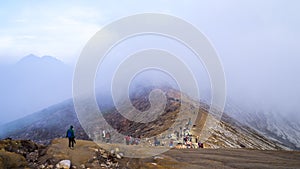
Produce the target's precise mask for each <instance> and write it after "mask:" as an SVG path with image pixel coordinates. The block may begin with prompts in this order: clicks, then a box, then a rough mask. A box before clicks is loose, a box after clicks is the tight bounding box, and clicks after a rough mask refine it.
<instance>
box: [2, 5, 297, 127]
mask: <svg viewBox="0 0 300 169" xmlns="http://www.w3.org/2000/svg"><path fill="white" fill-rule="evenodd" d="M60 3H61V5H60V6H61V7H60V8H56V7H57V6H58V5H57V4H56V3H47V4H41V3H40V2H34V3H33V2H31V4H30V5H28V4H27V5H25V4H23V6H22V5H17V6H15V5H14V4H13V3H10V2H7V3H5V4H3V5H2V7H0V10H1V11H2V13H0V18H1V20H3V21H2V23H1V24H0V63H1V64H0V79H1V86H0V87H1V89H0V91H1V95H0V113H1V120H0V121H1V122H0V123H5V122H8V121H12V120H15V119H17V118H20V117H23V116H25V115H27V114H30V113H32V112H35V111H38V110H40V109H42V108H45V107H47V106H50V105H52V104H55V103H58V102H60V101H62V100H64V99H67V98H70V97H72V93H71V91H72V75H73V70H74V67H75V64H76V61H77V59H78V57H79V55H80V51H81V50H82V48H83V47H84V44H85V43H86V42H87V41H88V39H89V38H91V36H92V35H93V34H94V33H95V32H96V31H98V30H99V29H101V27H103V26H104V25H106V24H108V23H110V22H112V21H115V20H117V19H119V18H121V17H124V16H128V15H132V14H136V13H143V12H160V13H165V14H170V15H174V16H177V17H180V18H182V19H184V20H186V21H188V22H190V23H191V24H193V25H194V26H195V27H197V28H198V29H199V30H200V31H201V32H203V33H204V34H205V35H206V36H207V37H208V39H209V40H210V42H211V43H212V44H213V45H214V47H215V49H216V51H217V53H218V55H219V57H220V60H221V62H222V65H223V68H224V73H225V76H226V84H227V101H228V102H231V103H233V104H236V105H239V107H242V108H243V109H245V110H246V111H249V112H252V111H267V112H271V113H274V114H281V115H284V116H285V117H288V118H291V119H300V114H299V113H300V111H299V110H300V104H299V100H300V85H299V84H300V78H299V75H298V74H299V73H300V66H299V64H300V48H299V44H300V31H299V30H300V13H299V6H300V2H299V1H283V0H279V1H271V0H270V1H258V0H255V1H250V0H249V1H234V0H229V1H221V0H220V1H214V0H213V1H187V2H184V3H183V2H181V1H168V0H164V1H154V2H152V3H150V2H140V1H131V2H130V3H125V2H118V3H113V2H103V1H102V2H101V1H99V2H93V3H95V4H93V3H91V2H85V3H83V2H76V3H74V4H69V3H67V2H60ZM70 6H72V7H71V8H69V7H70ZM35 9H37V10H35ZM43 9H49V10H43ZM12 13H13V14H12ZM183 31H184V30H183ZM83 32H84V33H83ZM29 35H30V36H29ZM149 48H156V49H164V50H167V51H169V52H170V53H172V54H175V55H176V56H177V57H178V58H180V59H182V60H183V61H184V62H185V63H186V64H187V65H188V66H189V67H190V69H191V70H192V71H193V73H194V75H195V77H197V82H198V84H199V88H200V95H202V96H203V97H204V98H205V99H207V100H209V99H210V94H211V91H210V83H209V75H208V74H207V71H206V70H205V68H204V66H203V63H201V61H199V60H196V59H195V56H194V55H193V54H192V52H191V51H189V50H188V49H187V48H185V47H184V46H182V45H181V44H179V43H178V42H176V41H174V40H171V39H167V38H166V37H157V36H143V37H135V38H130V39H128V41H126V42H124V43H121V44H120V45H118V46H116V47H115V48H114V50H112V51H111V52H110V53H109V54H108V56H107V58H106V60H104V63H103V64H102V65H99V70H98V71H99V73H98V74H97V77H96V81H95V84H96V88H97V90H103V91H105V92H107V91H109V89H110V84H109V82H110V80H111V78H112V76H113V73H114V70H115V68H117V66H118V65H119V64H120V62H121V61H122V59H124V58H125V57H127V56H129V55H131V54H132V53H134V52H136V51H139V50H142V49H149ZM29 53H34V54H36V55H39V56H43V55H52V56H54V57H57V58H58V59H59V60H61V61H63V62H65V64H64V66H63V67H64V68H63V69H61V68H60V67H59V66H57V65H52V66H49V67H47V68H46V66H45V64H43V65H42V66H36V65H35V66H34V65H29V66H27V67H26V68H23V69H21V68H19V67H18V64H17V62H18V60H20V59H21V58H23V57H24V56H26V55H28V54H29ZM137 64H138V63H137ZM46 65H48V64H46ZM44 68H45V69H47V72H43V71H40V70H42V69H44ZM65 68H66V69H65ZM24 69H25V70H24ZM32 69H34V70H32ZM59 70H60V71H59ZM15 71H17V72H18V73H15ZM49 71H50V73H49ZM36 74H38V75H36ZM48 74H51V76H50V75H48ZM147 76H148V77H150V79H151V78H152V79H155V78H153V77H156V80H154V82H153V81H152V82H153V83H155V84H157V83H160V82H161V80H159V79H161V78H160V77H159V76H160V75H157V72H156V73H154V72H152V73H149V72H148V74H147ZM161 76H162V77H163V78H162V79H166V78H164V77H165V76H166V75H161ZM140 81H144V80H140ZM150 81H151V80H150ZM146 83H150V82H146ZM168 83H169V82H168ZM172 83H173V82H172Z"/></svg>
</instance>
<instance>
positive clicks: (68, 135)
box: [66, 126, 76, 149]
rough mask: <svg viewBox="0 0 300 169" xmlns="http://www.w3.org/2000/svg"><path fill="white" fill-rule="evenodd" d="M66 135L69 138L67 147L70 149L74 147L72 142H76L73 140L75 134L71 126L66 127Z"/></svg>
mask: <svg viewBox="0 0 300 169" xmlns="http://www.w3.org/2000/svg"><path fill="white" fill-rule="evenodd" d="M66 137H68V138H69V147H70V148H71V149H72V148H74V143H76V142H75V134H74V130H73V126H70V128H69V129H68V131H67V135H66Z"/></svg>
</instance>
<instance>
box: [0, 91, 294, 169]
mask: <svg viewBox="0 0 300 169" xmlns="http://www.w3.org/2000/svg"><path fill="white" fill-rule="evenodd" d="M147 92H148V93H147ZM164 92H165V94H166V99H167V104H166V107H165V109H164V112H163V113H162V114H161V115H160V116H159V117H158V118H157V119H154V120H153V121H150V122H148V123H139V122H134V121H131V120H129V119H126V118H125V117H123V116H122V115H121V114H119V113H118V112H117V111H116V110H115V109H114V108H112V109H110V110H108V111H107V112H105V113H104V114H103V116H104V118H105V120H106V122H107V123H109V124H110V125H111V126H112V127H113V128H114V129H115V130H116V131H118V132H119V133H122V134H123V135H131V136H132V137H135V138H136V137H141V138H142V139H141V142H140V144H139V145H130V146H129V147H128V146H126V145H125V144H124V143H125V142H124V137H121V138H117V137H116V136H115V135H112V136H111V137H112V140H113V141H112V142H111V143H110V144H106V143H104V142H103V141H101V140H102V139H101V131H103V130H106V129H107V128H105V127H104V126H103V125H102V124H103V121H101V120H100V121H99V120H98V119H97V118H94V116H89V115H87V116H86V119H87V120H88V121H87V126H88V127H90V130H89V131H88V132H86V131H85V130H84V129H83V128H82V126H81V124H80V123H79V120H78V118H77V115H76V112H75V110H74V105H73V102H72V101H71V100H67V101H65V102H62V103H60V104H57V105H54V106H51V107H49V108H46V109H44V110H42V111H40V112H37V113H34V114H32V115H30V116H27V117H24V118H22V119H20V120H17V121H14V122H11V123H8V124H5V125H3V126H1V131H0V138H1V139H4V140H2V141H0V168H59V167H60V166H59V163H60V162H66V161H67V164H69V168H136V169H138V168H300V163H299V162H300V152H299V151H291V149H290V148H289V147H287V146H286V145H284V144H281V143H279V142H276V141H274V140H271V139H268V138H267V137H265V136H264V135H262V134H260V133H259V132H257V131H255V130H253V129H251V128H250V127H247V126H245V125H243V124H241V123H239V122H237V121H236V120H235V119H233V118H231V117H230V116H228V115H227V114H225V113H224V114H223V116H222V118H221V119H220V120H219V121H217V123H216V125H215V126H209V125H206V121H207V120H208V119H209V118H211V115H210V113H209V111H208V109H209V106H208V105H206V104H204V103H197V102H195V101H193V100H192V99H190V98H189V97H187V96H185V95H183V96H181V97H180V93H179V92H178V91H176V90H173V89H164ZM148 94H149V91H147V90H146V92H145V93H138V94H137V95H134V96H133V97H132V98H131V102H132V103H133V106H134V107H135V108H136V109H138V110H140V111H145V110H147V109H149V107H150V103H149V100H148V99H147V98H148V97H147V96H148ZM183 102H184V103H185V104H182V103H183ZM197 104H198V105H200V107H199V109H197V108H195V105H197ZM85 106H86V107H87V108H88V106H89V105H88V104H86V105H85ZM180 110H183V111H181V112H183V113H179V112H180ZM195 115H196V117H195ZM193 116H194V117H195V122H194V123H193V125H191V124H189V118H190V117H193ZM102 120H103V119H102ZM70 124H72V125H73V126H74V128H75V133H76V134H75V135H76V140H77V144H76V146H75V149H74V150H72V149H69V148H68V147H67V142H68V141H67V139H66V138H64V137H65V134H66V133H65V132H66V130H67V129H68V127H69V126H70ZM171 126H172V127H171ZM182 130H186V131H187V132H188V135H190V136H191V137H193V138H195V137H196V136H198V137H199V140H198V141H201V142H202V143H203V145H204V149H202V148H200V149H175V148H172V149H171V150H169V151H167V152H165V153H163V154H155V155H152V156H151V155H150V156H147V157H146V158H129V157H130V153H132V152H133V153H135V152H139V153H140V154H141V155H145V154H147V152H143V151H147V149H148V150H149V148H150V149H151V150H154V151H157V152H159V151H160V150H161V149H163V148H166V147H168V146H169V145H168V143H169V142H170V140H173V141H174V144H175V145H174V146H175V147H176V146H177V145H182V144H184V142H183V136H181V135H179V136H178V133H179V132H182ZM202 131H206V133H208V134H209V137H208V138H205V137H204V136H203V132H202ZM163 132H165V133H166V134H161V133H163ZM176 133H177V134H176ZM176 135H177V136H176ZM153 136H155V137H156V139H158V140H159V141H160V145H159V146H154V145H153V140H152V138H153ZM7 137H9V138H12V139H5V138H7ZM114 137H115V138H114ZM148 137H149V138H150V137H151V139H150V140H147V139H144V138H148ZM91 138H93V139H94V141H95V142H96V143H97V144H98V145H99V146H100V147H99V146H98V145H97V144H96V143H95V142H93V141H91ZM117 139H119V141H116V142H114V140H117ZM30 140H33V141H30ZM177 148H179V147H177ZM128 150H132V151H131V152H129V151H128ZM148 154H149V153H148ZM150 154H151V153H150ZM139 157H142V156H139ZM62 160H66V161H62Z"/></svg>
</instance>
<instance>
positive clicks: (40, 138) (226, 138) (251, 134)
mask: <svg viewBox="0 0 300 169" xmlns="http://www.w3.org/2000/svg"><path fill="white" fill-rule="evenodd" d="M166 94H167V98H168V102H167V107H166V109H165V113H164V114H163V116H160V117H159V118H158V119H156V120H155V121H153V122H150V123H142V124H139V123H133V122H131V121H130V120H128V119H126V118H124V117H123V116H121V115H120V114H118V113H117V112H116V111H115V110H112V111H111V112H110V113H106V114H105V118H106V121H107V122H108V123H110V124H111V125H112V126H113V127H114V128H115V129H117V130H118V131H119V132H121V133H123V134H132V135H135V136H153V135H156V134H159V133H160V131H164V130H167V129H168V126H170V125H171V124H172V123H174V122H175V121H176V118H178V117H177V113H178V111H179V109H180V100H178V96H180V93H179V92H177V91H176V90H168V91H166ZM137 96H138V97H137V98H135V99H133V100H132V103H133V104H134V106H135V107H136V108H138V109H143V110H145V109H147V106H149V102H148V100H147V99H146V100H145V99H144V98H145V96H144V95H143V94H142V95H137ZM140 96H142V97H141V98H139V97H140ZM183 99H184V100H185V99H187V98H183ZM185 101H187V100H185ZM200 105H201V108H200V110H198V111H199V116H198V119H197V120H196V124H195V125H196V126H195V127H194V128H193V129H192V132H193V130H194V133H197V130H198V131H199V129H201V128H202V127H203V124H202V123H204V122H205V118H204V119H203V117H205V116H206V115H207V114H208V111H207V108H208V105H206V104H203V103H202V104H200ZM187 108H188V109H190V108H191V110H192V111H191V112H193V111H197V110H196V109H194V108H193V106H188V107H186V108H184V109H187ZM93 119H94V118H91V121H90V123H91V126H94V125H93V124H95V123H99V121H93ZM187 121H188V119H183V121H177V123H178V124H181V125H184V124H186V122H187ZM71 124H72V125H74V126H75V131H76V135H77V138H81V139H88V137H87V135H91V134H95V133H87V134H86V133H85V132H84V131H83V129H82V128H81V125H80V123H79V121H78V119H77V115H76V113H75V111H74V107H73V102H72V101H71V100H67V101H65V102H62V103H60V104H57V105H54V106H50V107H49V108H47V109H44V110H42V111H40V112H37V113H35V114H32V115H30V116H27V117H25V118H22V119H20V120H17V121H15V122H11V123H9V124H5V125H2V126H1V129H2V133H1V138H5V137H12V138H14V139H31V140H34V141H37V142H39V143H49V141H50V140H52V139H54V138H57V137H64V136H65V131H66V130H67V128H68V127H69V125H71ZM174 130H175V129H174ZM100 131H101V129H96V128H95V132H96V133H98V134H99V132H100ZM209 132H210V133H211V137H210V138H209V139H208V140H204V141H205V142H206V143H207V145H208V146H209V147H211V148H253V149H269V150H275V149H285V147H284V146H282V145H280V144H278V143H276V142H274V141H272V140H268V139H267V138H265V137H264V136H262V135H261V134H259V133H257V132H256V131H254V130H250V129H249V128H248V127H246V126H243V125H241V124H240V123H238V122H236V120H234V119H232V118H229V117H228V116H226V115H224V116H223V118H222V120H221V121H220V122H219V123H218V125H217V126H216V127H214V128H210V129H209Z"/></svg>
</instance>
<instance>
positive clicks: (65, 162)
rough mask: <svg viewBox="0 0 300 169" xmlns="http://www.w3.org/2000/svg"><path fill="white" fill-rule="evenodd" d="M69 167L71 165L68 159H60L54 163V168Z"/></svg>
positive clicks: (64, 168) (62, 168)
mask: <svg viewBox="0 0 300 169" xmlns="http://www.w3.org/2000/svg"><path fill="white" fill-rule="evenodd" d="M70 167H71V161H70V160H62V161H60V162H59V163H57V164H56V168H59V169H70Z"/></svg>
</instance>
